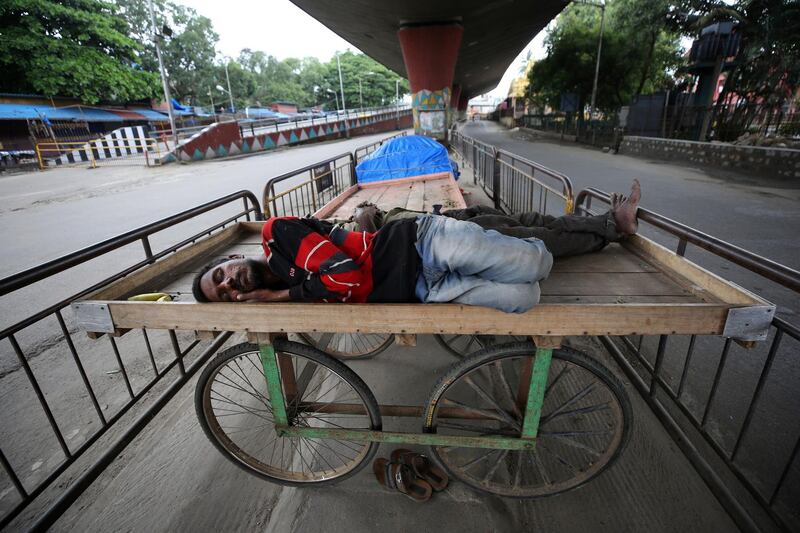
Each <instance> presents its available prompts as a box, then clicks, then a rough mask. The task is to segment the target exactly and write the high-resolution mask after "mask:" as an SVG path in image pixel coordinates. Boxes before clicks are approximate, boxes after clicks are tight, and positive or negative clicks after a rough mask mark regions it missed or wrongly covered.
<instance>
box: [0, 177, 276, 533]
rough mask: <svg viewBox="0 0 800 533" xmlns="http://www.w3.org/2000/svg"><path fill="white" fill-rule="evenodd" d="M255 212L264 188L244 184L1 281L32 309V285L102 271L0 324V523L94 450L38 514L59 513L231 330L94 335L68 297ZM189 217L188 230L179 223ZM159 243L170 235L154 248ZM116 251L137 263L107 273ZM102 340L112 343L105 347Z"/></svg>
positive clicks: (6, 295)
mask: <svg viewBox="0 0 800 533" xmlns="http://www.w3.org/2000/svg"><path fill="white" fill-rule="evenodd" d="M239 205H241V206H242V207H238V206H239ZM220 210H221V212H220ZM212 211H215V212H216V213H220V214H219V215H218V216H220V217H221V220H218V221H217V222H216V223H214V224H212V225H211V226H207V224H208V223H209V221H208V213H210V212H212ZM252 218H255V219H260V218H261V207H260V205H259V203H258V199H257V198H256V197H255V195H253V194H252V193H251V192H249V191H240V192H237V193H234V194H230V195H228V196H224V197H222V198H219V199H217V200H214V201H212V202H208V203H206V204H203V205H200V206H198V207H195V208H193V209H189V210H186V211H184V212H182V213H179V214H177V215H174V216H171V217H168V218H165V219H162V220H160V221H158V222H154V223H152V224H148V225H146V226H143V227H141V228H139V229H135V230H132V231H129V232H127V233H125V234H122V235H119V236H117V237H114V238H111V239H108V240H106V241H103V242H100V243H98V244H95V245H93V246H89V247H87V248H84V249H82V250H78V251H76V252H73V253H71V254H68V255H65V256H63V257H60V258H58V259H55V260H52V261H49V262H47V263H44V264H42V265H39V266H37V267H35V268H31V269H28V270H25V271H23V272H19V273H18V274H15V275H12V276H9V277H6V278H4V279H2V280H0V297H2V298H3V305H4V307H5V306H8V307H6V308H15V309H24V307H25V305H26V300H27V299H28V298H29V297H30V296H31V294H33V287H34V286H35V288H36V290H35V292H36V293H37V294H42V293H45V294H48V293H49V292H50V291H53V292H57V291H58V289H59V288H61V283H60V281H61V280H63V279H65V278H64V276H82V277H88V278H89V279H92V278H97V282H96V283H93V284H92V285H91V286H90V287H88V288H86V289H84V290H81V291H79V292H77V293H75V294H72V295H70V296H68V297H66V298H62V297H54V298H53V299H54V300H55V303H52V304H50V303H49V302H48V303H44V304H42V306H44V309H41V310H39V311H37V312H34V313H33V314H31V315H30V316H28V317H27V318H25V319H24V320H21V321H19V322H17V323H15V324H13V325H11V326H9V327H6V328H5V329H3V330H2V331H0V379H2V380H3V395H2V399H1V400H0V402H2V403H1V404H0V426H2V428H3V431H2V435H1V436H0V466H2V468H0V529H2V528H4V527H6V526H7V525H9V524H10V523H11V522H12V521H13V520H14V519H15V517H17V516H18V515H19V514H20V513H21V512H22V511H23V510H24V509H25V508H26V507H27V506H28V505H30V504H31V502H33V500H34V499H36V498H37V497H38V496H40V495H41V494H42V493H43V492H44V491H45V490H47V489H48V487H51V486H52V485H53V484H54V483H55V482H56V480H58V479H60V478H61V476H62V475H64V474H65V473H66V472H67V471H68V469H69V468H70V467H72V465H73V464H75V462H76V461H77V460H78V459H80V458H82V457H85V456H88V457H89V459H90V460H91V461H92V463H91V465H90V466H89V467H88V468H85V469H83V470H82V471H78V472H73V471H70V475H72V476H74V479H72V480H71V482H70V483H69V488H68V489H66V491H65V492H63V493H61V494H60V495H58V498H57V500H56V501H55V503H54V504H53V505H52V506H51V507H50V509H48V511H47V512H46V513H45V514H44V515H41V516H40V517H39V522H38V523H37V526H42V525H44V526H45V527H46V526H47V525H50V524H52V522H53V521H54V520H55V519H56V518H57V517H58V516H60V514H61V513H62V512H63V511H64V510H65V509H67V508H68V507H69V505H70V504H71V503H72V502H74V501H75V500H76V499H77V498H78V496H79V495H80V494H81V492H83V491H84V490H85V489H86V488H87V487H88V486H89V484H90V483H91V482H92V481H93V480H94V479H96V478H97V477H98V476H99V475H100V474H101V473H102V472H103V470H104V469H105V468H106V467H107V466H108V465H109V464H110V463H111V461H112V460H113V459H114V458H115V457H117V456H118V455H119V454H120V453H121V452H122V450H123V449H124V448H125V446H126V445H127V444H128V443H130V442H131V441H132V440H133V438H134V437H135V436H136V435H137V434H138V433H139V432H140V431H141V430H142V429H143V428H144V427H145V425H146V424H147V423H148V422H149V421H150V420H151V419H152V418H153V416H155V414H156V413H157V412H158V411H159V410H160V409H162V408H163V407H164V406H165V405H166V404H167V402H168V401H169V400H170V399H171V398H172V397H173V396H174V395H175V394H176V393H177V392H178V390H180V388H181V387H182V386H183V385H184V384H185V383H186V382H187V381H188V380H189V379H190V378H191V376H192V375H193V373H194V372H195V371H197V370H198V369H199V368H201V367H202V365H203V364H204V363H205V362H206V361H207V360H208V358H209V357H211V355H213V354H214V353H215V352H216V350H217V349H218V348H219V347H220V346H221V345H222V344H223V343H224V342H225V341H226V340H227V338H228V337H229V336H230V333H222V334H221V335H219V336H217V337H216V338H215V339H214V340H211V341H206V340H203V341H201V340H199V339H197V338H194V335H193V333H191V332H179V331H176V330H169V331H166V332H164V331H147V330H145V329H141V330H139V331H138V332H134V331H131V332H127V333H126V332H120V334H122V333H126V334H125V335H123V336H116V335H114V336H111V335H108V336H107V340H97V341H92V340H90V339H88V338H87V337H86V335H85V334H81V333H78V332H79V328H78V326H77V325H76V324H75V322H74V319H73V316H72V311H71V309H70V305H71V303H72V302H74V301H76V300H78V299H80V298H82V297H83V296H84V295H86V294H89V293H91V292H93V291H95V290H97V289H98V288H100V287H102V286H104V285H106V284H108V283H110V282H113V281H116V280H119V279H121V278H124V277H126V276H128V275H130V274H132V273H134V272H136V271H137V270H139V269H141V268H143V267H145V266H147V265H150V264H152V263H154V262H155V261H157V260H159V259H161V258H163V257H166V256H169V255H171V254H173V253H174V252H175V251H177V250H179V249H181V248H184V247H186V246H188V245H191V244H192V243H194V242H196V241H197V240H198V239H202V238H204V237H205V236H208V235H212V234H215V233H216V232H218V231H221V230H222V229H224V228H225V227H226V226H228V225H230V224H233V223H235V222H237V221H239V220H251V219H252ZM181 223H187V224H189V225H190V226H191V229H189V230H187V229H185V228H184V229H179V228H177V225H179V224H181ZM198 227H201V228H203V229H202V231H197V229H198ZM187 234H188V236H186V235H187ZM176 241H177V242H176ZM156 242H158V243H164V242H168V243H170V244H167V245H166V246H164V247H163V248H162V249H161V250H160V251H158V252H154V251H153V247H154V243H156ZM137 245H140V246H141V248H138V247H137ZM114 254H116V255H114ZM120 254H122V255H124V257H125V259H126V260H131V258H133V260H134V261H135V262H134V264H132V265H131V266H130V267H128V268H126V269H124V270H122V271H119V272H115V273H113V274H112V275H110V276H107V277H104V276H105V275H104V274H101V273H98V269H100V270H101V271H102V269H103V267H105V268H108V267H109V266H110V265H113V264H114V263H115V262H116V261H117V260H119V257H120ZM137 256H139V257H141V259H138V258H137ZM142 256H143V257H142ZM87 283H89V282H87ZM34 284H35V285H34ZM101 342H104V343H107V345H106V348H105V350H103V348H102V345H100V344H99V343H101ZM103 351H104V352H105V353H100V352H103ZM167 354H171V355H167ZM156 386H158V387H157V388H154V387H156ZM151 391H153V392H161V395H160V396H159V397H158V398H156V399H155V400H153V398H152V397H151V396H152V394H151V395H150V396H147V395H148V393H149V392H151ZM139 405H144V406H145V407H142V409H143V410H142V411H137V414H138V416H137V418H136V419H134V420H132V421H130V420H129V417H128V418H126V419H125V422H124V423H122V424H121V423H120V420H121V419H122V418H123V416H125V415H126V414H127V413H129V412H130V411H131V410H132V408H133V407H134V406H139ZM104 436H107V437H108V438H113V439H115V440H113V441H112V442H111V443H110V444H108V438H107V439H104V442H106V444H105V445H104V448H103V449H100V445H99V443H98V440H99V439H100V438H101V437H104Z"/></svg>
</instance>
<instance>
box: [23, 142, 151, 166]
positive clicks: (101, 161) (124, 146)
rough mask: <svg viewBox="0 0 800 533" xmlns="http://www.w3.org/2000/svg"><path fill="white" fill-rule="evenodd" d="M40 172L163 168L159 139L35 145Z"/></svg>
mask: <svg viewBox="0 0 800 533" xmlns="http://www.w3.org/2000/svg"><path fill="white" fill-rule="evenodd" d="M36 158H37V160H38V161H39V168H40V169H41V170H44V169H46V168H53V167H58V166H73V165H81V166H88V167H89V168H97V167H98V166H108V165H137V166H138V165H145V166H148V167H149V166H154V165H160V164H161V146H160V143H159V142H158V141H157V140H156V139H130V140H126V139H113V140H112V139H107V138H100V139H95V140H93V141H88V142H40V143H37V144H36Z"/></svg>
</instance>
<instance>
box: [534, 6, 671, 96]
mask: <svg viewBox="0 0 800 533" xmlns="http://www.w3.org/2000/svg"><path fill="white" fill-rule="evenodd" d="M606 9H607V12H606V30H605V32H604V35H603V51H602V54H601V56H600V76H599V79H598V85H597V107H598V108H599V109H601V110H604V111H607V112H611V111H614V110H616V109H618V108H619V107H620V106H623V105H627V104H629V103H630V102H631V100H632V99H633V98H634V97H635V96H636V95H638V94H641V93H643V92H649V91H654V90H659V89H663V88H666V87H668V86H670V85H671V83H672V80H671V76H670V74H671V72H674V70H675V68H676V67H677V66H678V64H679V63H680V52H681V50H680V47H679V45H678V34H677V33H676V32H675V31H672V29H671V28H670V27H669V26H668V25H667V23H666V19H665V17H664V16H663V14H664V13H665V12H667V11H668V10H669V4H667V3H666V0H613V1H609V2H608V3H607V8H606ZM599 35H600V10H599V9H597V8H594V7H591V6H586V5H581V4H573V5H571V6H570V7H569V8H567V9H566V10H565V11H564V12H562V14H561V15H559V17H558V19H557V20H556V23H555V24H554V26H553V27H552V28H551V29H550V30H549V31H548V35H547V39H546V41H545V42H546V46H547V56H546V57H545V58H544V59H542V60H540V61H537V62H536V63H535V64H534V65H533V67H532V68H531V70H530V72H529V74H528V78H529V82H530V94H531V95H532V96H531V99H532V100H533V103H534V104H537V105H544V104H547V105H550V106H553V107H558V105H559V103H560V99H561V95H562V94H563V93H576V94H577V96H578V102H579V109H583V108H584V107H585V106H586V105H587V104H588V102H589V100H590V97H591V92H592V87H593V84H594V72H595V63H596V60H597V41H598V38H599Z"/></svg>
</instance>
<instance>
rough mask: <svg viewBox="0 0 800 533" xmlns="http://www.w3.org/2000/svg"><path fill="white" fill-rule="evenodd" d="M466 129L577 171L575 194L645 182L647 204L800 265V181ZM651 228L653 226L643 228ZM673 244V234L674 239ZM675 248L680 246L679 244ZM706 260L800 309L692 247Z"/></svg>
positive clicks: (485, 128) (784, 307)
mask: <svg viewBox="0 0 800 533" xmlns="http://www.w3.org/2000/svg"><path fill="white" fill-rule="evenodd" d="M463 132H464V133H465V134H466V135H469V136H471V137H475V138H476V139H478V140H481V141H483V142H486V143H489V144H491V145H494V146H496V147H498V148H502V149H505V150H507V151H509V152H512V153H514V154H518V155H521V156H523V157H526V158H528V159H531V160H533V161H536V162H538V163H540V164H543V165H544V166H546V167H549V168H552V169H555V170H558V171H559V172H562V173H564V174H566V175H567V176H569V177H570V179H571V180H572V183H573V187H574V189H575V194H576V195H577V193H578V192H579V191H580V190H582V189H585V188H587V187H595V188H599V189H601V190H604V191H608V192H612V191H620V192H627V191H628V190H629V189H630V184H631V181H632V180H633V179H634V178H638V179H639V181H640V182H641V184H642V190H643V198H642V205H643V206H644V207H646V208H648V209H650V210H652V211H655V212H657V213H661V214H663V215H665V216H668V217H670V218H672V219H675V220H677V221H679V222H682V223H684V224H687V225H689V226H692V227H694V228H696V229H699V230H700V231H703V232H705V233H708V234H710V235H713V236H716V237H719V238H721V239H723V240H726V241H728V242H730V243H732V244H735V245H737V246H741V247H742V248H745V249H746V250H750V251H752V252H755V253H757V254H759V255H761V256H763V257H766V258H768V259H772V260H773V261H777V262H779V263H783V264H784V265H787V266H790V267H792V268H794V269H800V239H798V235H800V183H798V182H795V183H787V182H786V181H766V180H764V179H761V178H756V177H752V176H746V175H742V174H735V173H725V172H722V171H716V170H714V171H710V170H709V169H700V168H692V167H689V166H681V165H676V164H669V163H664V162H659V161H650V160H647V159H641V158H636V157H629V156H626V155H622V154H617V155H614V154H612V153H608V154H604V153H602V152H601V151H600V150H597V149H594V148H589V147H585V146H583V145H580V144H577V143H560V142H553V141H549V140H545V139H542V138H539V139H535V140H533V142H532V140H531V138H530V137H529V136H528V135H525V134H522V133H515V132H511V131H509V130H506V129H505V128H502V127H500V126H499V125H498V124H497V123H496V122H489V121H478V122H469V123H467V124H466V126H465V127H464V130H463ZM643 229H644V230H645V231H647V229H646V228H643ZM667 242H671V243H674V242H675V241H674V240H671V241H667ZM673 246H674V244H673ZM688 256H689V257H690V258H692V259H693V260H696V261H699V262H700V263H701V264H708V265H715V266H720V267H722V266H724V267H725V268H723V269H721V270H723V272H725V274H726V276H730V277H731V278H732V279H734V280H735V281H737V282H738V283H741V284H742V285H744V286H745V287H747V288H750V289H752V290H755V291H756V292H758V293H759V294H761V295H762V296H764V297H766V298H767V299H769V300H771V301H773V302H775V303H776V304H778V305H779V306H780V307H781V312H782V313H783V314H784V316H793V315H796V314H797V313H800V301H798V298H797V297H796V295H794V294H791V293H788V292H785V291H783V290H781V289H779V288H778V287H776V286H775V285H774V284H773V283H772V282H769V281H767V280H761V279H757V278H756V277H755V276H753V275H750V274H745V273H743V272H740V271H738V270H737V268H736V267H732V266H730V265H723V264H721V263H720V262H717V261H714V260H713V259H712V258H710V257H709V256H708V254H704V253H702V252H701V253H697V252H696V251H694V250H693V249H692V247H691V246H690V247H689V255H688Z"/></svg>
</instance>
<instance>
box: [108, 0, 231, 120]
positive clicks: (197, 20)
mask: <svg viewBox="0 0 800 533" xmlns="http://www.w3.org/2000/svg"><path fill="white" fill-rule="evenodd" d="M116 3H117V5H118V6H119V9H120V12H121V15H122V17H123V18H124V19H125V21H126V22H127V23H128V25H129V27H130V28H131V30H130V31H131V37H132V38H133V39H134V40H136V42H138V43H139V47H140V53H139V61H140V63H141V65H142V67H143V68H144V69H145V70H148V71H151V72H156V73H157V72H158V58H157V57H156V51H155V45H154V43H153V38H152V24H151V20H150V11H149V8H148V0H116ZM153 4H154V11H155V19H156V27H157V28H158V31H159V33H162V32H164V28H165V27H166V28H167V33H171V35H166V34H165V35H164V38H163V40H162V44H161V53H162V57H163V59H164V66H165V68H166V70H167V72H168V74H169V81H170V88H171V89H172V92H173V96H174V97H175V98H176V99H178V100H181V101H183V102H185V103H188V104H199V103H200V102H205V101H207V100H208V96H207V95H208V91H209V87H213V86H214V85H216V84H217V83H219V81H217V80H218V78H217V80H215V78H216V76H217V72H216V68H215V65H214V60H215V58H216V55H217V51H216V43H217V41H218V40H219V36H218V35H217V33H216V32H215V31H214V28H213V26H212V23H211V20H210V19H208V18H207V17H204V16H202V15H199V14H198V13H197V12H196V11H195V10H194V9H192V8H189V7H185V6H182V5H178V4H175V3H173V2H169V1H168V0H153ZM222 80H224V77H223V78H222Z"/></svg>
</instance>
